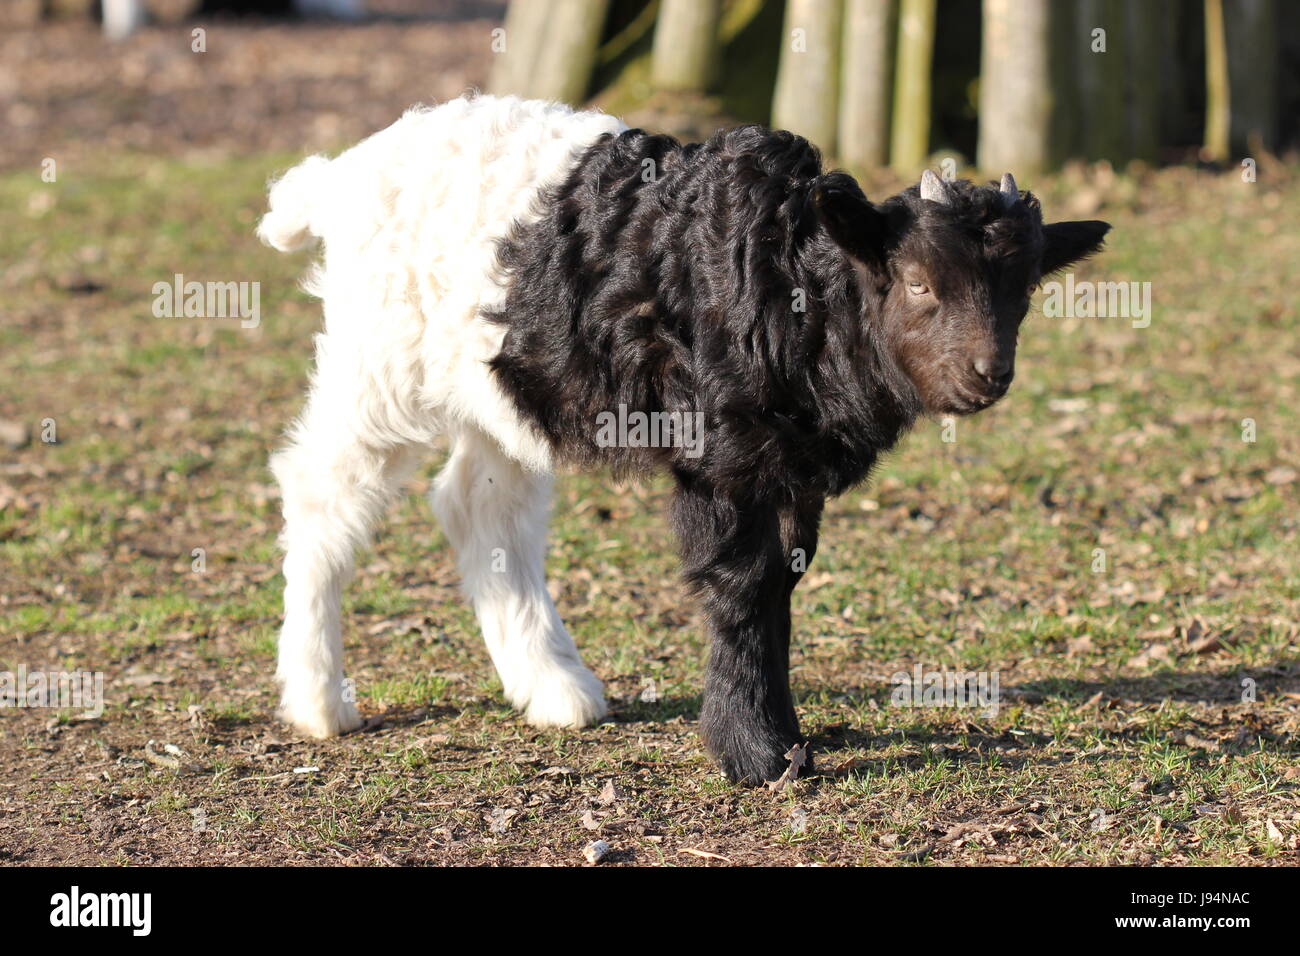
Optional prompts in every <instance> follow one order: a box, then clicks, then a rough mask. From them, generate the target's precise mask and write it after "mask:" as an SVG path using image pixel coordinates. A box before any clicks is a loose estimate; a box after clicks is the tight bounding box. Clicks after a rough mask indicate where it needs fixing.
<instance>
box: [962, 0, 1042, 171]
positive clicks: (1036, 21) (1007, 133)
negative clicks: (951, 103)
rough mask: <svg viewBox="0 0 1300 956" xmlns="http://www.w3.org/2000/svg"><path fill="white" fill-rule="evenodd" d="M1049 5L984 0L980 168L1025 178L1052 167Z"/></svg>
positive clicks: (1025, 0) (1021, 0) (1027, 0)
mask: <svg viewBox="0 0 1300 956" xmlns="http://www.w3.org/2000/svg"><path fill="white" fill-rule="evenodd" d="M1049 7H1050V0H984V36H983V43H982V47H981V49H982V53H981V59H980V83H979V148H978V152H977V165H978V166H979V168H980V169H982V170H984V171H985V172H987V173H990V174H992V175H997V174H999V173H1002V172H1006V171H1008V170H1011V171H1013V172H1014V173H1015V174H1016V175H1022V174H1023V175H1024V176H1026V177H1028V176H1033V175H1037V174H1038V173H1040V172H1042V171H1043V170H1045V169H1047V168H1048V166H1049V165H1050V163H1051V155H1050V149H1051V122H1052V77H1051V68H1050V65H1049V62H1048V58H1049V55H1050V53H1051V42H1050V41H1051V30H1050V16H1051V11H1050V9H1049Z"/></svg>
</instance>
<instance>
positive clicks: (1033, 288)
mask: <svg viewBox="0 0 1300 956" xmlns="http://www.w3.org/2000/svg"><path fill="white" fill-rule="evenodd" d="M1037 291H1038V283H1037V282H1031V283H1029V286H1028V287H1027V288H1026V289H1025V298H1026V299H1032V298H1033V297H1034V293H1035V292H1037Z"/></svg>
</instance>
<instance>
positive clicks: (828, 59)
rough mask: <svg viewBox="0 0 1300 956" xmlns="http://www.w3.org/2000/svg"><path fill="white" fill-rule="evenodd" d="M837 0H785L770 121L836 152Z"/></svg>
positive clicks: (839, 10) (839, 11)
mask: <svg viewBox="0 0 1300 956" xmlns="http://www.w3.org/2000/svg"><path fill="white" fill-rule="evenodd" d="M842 18H843V3H842V0H787V3H786V8H785V29H784V37H783V39H782V45H781V60H780V64H779V66H778V67H777V74H776V94H775V96H774V98H773V100H774V101H773V103H772V125H773V126H776V127H777V128H779V129H788V130H792V131H794V132H796V133H799V134H800V135H802V136H806V137H807V138H808V139H810V140H811V141H812V142H813V143H814V144H815V145H816V146H819V147H820V148H821V149H822V150H823V151H825V152H827V153H833V152H834V151H835V125H836V120H837V119H838V108H837V103H838V98H839V59H840V56H839V54H840V40H841V38H840V24H841V21H842Z"/></svg>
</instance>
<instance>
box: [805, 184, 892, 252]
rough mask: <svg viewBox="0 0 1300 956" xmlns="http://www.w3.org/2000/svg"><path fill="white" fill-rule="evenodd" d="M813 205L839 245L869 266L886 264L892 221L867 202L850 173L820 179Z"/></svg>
mask: <svg viewBox="0 0 1300 956" xmlns="http://www.w3.org/2000/svg"><path fill="white" fill-rule="evenodd" d="M812 203H813V207H814V208H815V209H816V210H817V217H818V218H819V219H820V220H821V222H822V225H824V226H825V227H826V232H827V233H828V234H829V235H830V237H831V238H832V239H834V240H835V243H836V245H838V246H839V247H840V248H841V249H843V250H844V251H845V252H847V253H848V254H849V255H851V256H852V257H853V258H855V259H857V260H858V261H859V262H862V263H864V264H866V265H869V266H873V267H877V266H881V265H883V263H884V261H885V246H886V241H887V240H888V238H889V222H888V220H887V219H886V217H885V216H884V215H883V214H882V213H881V212H880V210H878V209H876V207H875V206H873V205H871V203H870V202H868V201H867V197H866V196H864V195H863V194H862V189H861V188H860V187H859V186H858V184H857V182H856V181H855V180H854V178H853V177H852V176H850V175H849V174H848V173H827V174H826V175H825V176H818V177H817V180H816V181H815V182H814V183H813V189H812Z"/></svg>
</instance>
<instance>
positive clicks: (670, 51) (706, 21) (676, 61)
mask: <svg viewBox="0 0 1300 956" xmlns="http://www.w3.org/2000/svg"><path fill="white" fill-rule="evenodd" d="M721 19H722V0H661V2H660V5H659V22H658V23H657V24H655V37H654V57H653V62H652V64H651V71H650V80H651V82H652V83H653V84H654V86H655V87H656V88H658V89H661V90H695V91H698V92H703V91H704V90H706V89H708V88H709V86H710V85H711V84H712V83H713V81H714V79H715V78H716V76H717V69H718V23H719V21H720V20H721Z"/></svg>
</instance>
